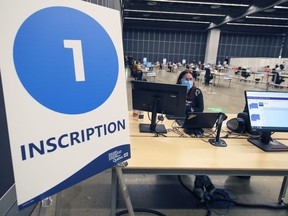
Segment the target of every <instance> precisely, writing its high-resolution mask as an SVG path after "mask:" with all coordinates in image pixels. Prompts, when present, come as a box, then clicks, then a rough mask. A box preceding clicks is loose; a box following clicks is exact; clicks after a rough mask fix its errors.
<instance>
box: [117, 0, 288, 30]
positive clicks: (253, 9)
mask: <svg viewBox="0 0 288 216" xmlns="http://www.w3.org/2000/svg"><path fill="white" fill-rule="evenodd" d="M122 8H123V18H124V20H123V22H124V28H135V27H137V28H152V29H159V28H161V29H184V30H196V31H207V30H209V29H212V28H218V29H220V30H221V31H223V32H247V33H262V34H272V33H275V34H286V33H288V0H278V1H271V0H202V1H200V0H193V1H190V0H122Z"/></svg>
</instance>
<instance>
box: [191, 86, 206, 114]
mask: <svg viewBox="0 0 288 216" xmlns="http://www.w3.org/2000/svg"><path fill="white" fill-rule="evenodd" d="M194 102H195V103H194V107H193V108H194V112H203V110H204V100H203V94H202V92H201V90H200V89H196V91H195V98H194Z"/></svg>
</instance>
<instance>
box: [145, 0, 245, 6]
mask: <svg viewBox="0 0 288 216" xmlns="http://www.w3.org/2000/svg"><path fill="white" fill-rule="evenodd" d="M150 1H155V2H171V3H183V4H205V5H221V6H234V7H249V5H246V4H230V3H220V2H194V1H172V0H171V1H170V0H150Z"/></svg>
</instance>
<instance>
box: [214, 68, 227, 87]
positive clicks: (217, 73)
mask: <svg viewBox="0 0 288 216" xmlns="http://www.w3.org/2000/svg"><path fill="white" fill-rule="evenodd" d="M211 74H212V75H213V77H214V80H213V85H215V82H216V81H215V80H216V77H218V83H217V84H218V85H219V82H220V78H221V77H223V76H225V75H226V73H223V72H215V71H212V72H211Z"/></svg>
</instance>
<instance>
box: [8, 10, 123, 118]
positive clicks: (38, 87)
mask: <svg viewBox="0 0 288 216" xmlns="http://www.w3.org/2000/svg"><path fill="white" fill-rule="evenodd" d="M96 13H97V12H96ZM64 40H73V41H81V44H82V56H83V65H84V76H85V80H82V81H81V80H79V79H76V72H75V68H74V64H75V63H74V58H73V56H74V55H73V52H74V51H75V50H74V49H73V48H69V47H68V48H65V47H64ZM13 57H14V64H15V68H16V72H17V74H18V77H19V79H20V81H21V83H22V85H23V86H24V88H25V89H26V90H27V92H28V93H29V94H30V95H31V96H32V97H33V98H34V99H35V100H36V101H38V102H39V103H40V104H42V105H43V106H45V107H47V108H48V109H51V110H53V111H56V112H59V113H64V114H81V113H86V112H89V111H92V110H94V109H96V108H97V107H99V106H101V105H102V104H103V103H104V102H105V101H106V100H107V99H108V98H109V96H110V95H111V93H112V92H113V90H114V88H115V85H116V82H117V79H118V57H117V52H116V50H115V47H114V44H113V41H112V40H111V38H110V37H109V35H108V34H107V32H106V31H105V30H104V28H103V27H102V26H101V25H100V24H99V23H98V22H97V21H96V20H94V19H93V18H91V17H90V16H88V15H87V14H85V13H83V12H81V11H78V10H75V9H72V8H67V7H49V8H45V9H43V10H40V11H37V12H35V13H34V14H32V15H31V16H30V17H28V18H27V19H26V20H25V21H24V23H23V24H22V25H21V27H20V28H19V30H18V32H17V35H16V38H15V41H14V50H13ZM82 74H83V73H82Z"/></svg>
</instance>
